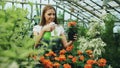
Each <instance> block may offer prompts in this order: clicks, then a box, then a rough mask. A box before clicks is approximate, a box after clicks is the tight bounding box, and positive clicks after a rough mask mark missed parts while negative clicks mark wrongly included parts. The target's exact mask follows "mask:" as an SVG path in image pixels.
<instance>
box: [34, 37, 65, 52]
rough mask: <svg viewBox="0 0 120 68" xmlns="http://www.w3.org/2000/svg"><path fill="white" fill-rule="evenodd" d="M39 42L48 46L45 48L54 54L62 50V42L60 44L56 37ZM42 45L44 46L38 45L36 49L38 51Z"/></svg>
mask: <svg viewBox="0 0 120 68" xmlns="http://www.w3.org/2000/svg"><path fill="white" fill-rule="evenodd" d="M41 41H42V42H44V43H46V44H48V47H47V48H49V49H51V50H52V51H53V52H55V53H56V54H59V51H60V50H62V49H63V48H64V47H63V45H62V42H61V38H58V37H57V38H54V37H52V39H51V40H45V39H42V40H41ZM42 45H44V44H38V46H37V47H36V48H38V49H39V48H40V47H41V46H42ZM45 48H46V47H45Z"/></svg>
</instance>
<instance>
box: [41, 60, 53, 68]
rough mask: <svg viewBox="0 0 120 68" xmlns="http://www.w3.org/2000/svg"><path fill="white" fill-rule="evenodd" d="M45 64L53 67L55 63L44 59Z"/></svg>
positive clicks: (47, 67) (47, 66)
mask: <svg viewBox="0 0 120 68" xmlns="http://www.w3.org/2000/svg"><path fill="white" fill-rule="evenodd" d="M43 64H44V66H45V67H46V68H53V64H52V62H51V61H50V60H44V62H43Z"/></svg>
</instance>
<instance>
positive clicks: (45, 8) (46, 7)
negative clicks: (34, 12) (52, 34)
mask: <svg viewBox="0 0 120 68" xmlns="http://www.w3.org/2000/svg"><path fill="white" fill-rule="evenodd" d="M50 9H53V10H54V11H55V20H54V21H53V22H55V24H58V23H57V15H56V10H55V8H54V7H53V6H51V5H46V6H45V7H44V8H43V11H42V17H41V22H40V24H39V25H42V26H44V25H45V24H46V20H45V13H46V11H48V10H50Z"/></svg>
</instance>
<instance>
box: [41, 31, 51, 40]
mask: <svg viewBox="0 0 120 68" xmlns="http://www.w3.org/2000/svg"><path fill="white" fill-rule="evenodd" d="M43 38H44V39H45V40H50V38H51V32H49V31H48V32H45V34H44V35H43Z"/></svg>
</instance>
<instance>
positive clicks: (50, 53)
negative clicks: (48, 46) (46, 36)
mask: <svg viewBox="0 0 120 68" xmlns="http://www.w3.org/2000/svg"><path fill="white" fill-rule="evenodd" d="M48 54H49V56H56V54H55V53H54V52H53V51H49V53H48Z"/></svg>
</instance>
